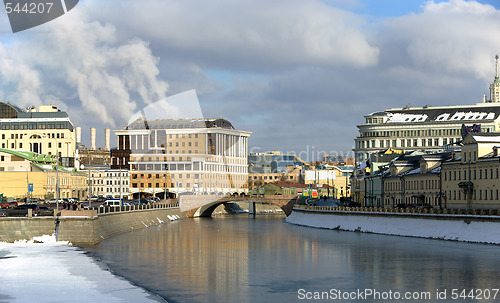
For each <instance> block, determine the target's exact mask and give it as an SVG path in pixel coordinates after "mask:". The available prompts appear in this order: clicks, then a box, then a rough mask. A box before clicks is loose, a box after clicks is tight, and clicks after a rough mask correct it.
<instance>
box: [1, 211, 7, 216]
mask: <svg viewBox="0 0 500 303" xmlns="http://www.w3.org/2000/svg"><path fill="white" fill-rule="evenodd" d="M7 216H8V215H7V212H6V211H5V210H0V217H7Z"/></svg>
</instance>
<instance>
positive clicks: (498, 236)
mask: <svg viewBox="0 0 500 303" xmlns="http://www.w3.org/2000/svg"><path fill="white" fill-rule="evenodd" d="M286 222H288V223H291V224H296V225H302V226H308V227H316V228H325V229H336V230H344V231H357V232H368V233H376V234H385V235H397V236H407V237H420V238H431V239H443V240H454V241H463V242H477V243H492V244H500V217H498V216H473V215H470V216H467V215H410V214H390V213H387V214H383V213H378V214H374V213H362V212H358V213H354V212H334V211H314V210H304V209H294V210H293V212H292V214H291V215H290V216H288V217H287V218H286Z"/></svg>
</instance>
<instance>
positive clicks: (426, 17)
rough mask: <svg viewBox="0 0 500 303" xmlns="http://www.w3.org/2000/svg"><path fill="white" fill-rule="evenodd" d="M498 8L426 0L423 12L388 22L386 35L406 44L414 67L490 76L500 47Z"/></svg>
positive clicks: (479, 76)
mask: <svg viewBox="0 0 500 303" xmlns="http://www.w3.org/2000/svg"><path fill="white" fill-rule="evenodd" d="M498 28H500V12H499V11H497V10H495V8H494V7H492V6H490V5H486V4H480V3H477V2H475V1H464V0H452V1H450V2H443V3H434V2H432V1H431V2H428V3H427V4H426V5H425V6H424V8H423V12H422V13H420V14H412V15H409V16H404V17H400V18H397V19H395V20H393V21H391V22H388V24H387V27H386V31H384V32H382V34H383V35H385V36H386V37H391V38H390V40H391V41H392V44H393V45H395V44H401V43H404V44H405V45H406V51H407V53H408V55H409V58H410V59H411V60H412V62H413V63H414V64H415V66H414V67H413V68H422V69H426V70H434V71H436V70H439V71H441V72H442V73H472V74H473V75H474V76H475V77H478V78H482V79H491V77H492V71H493V62H494V55H495V54H496V53H498V52H499V51H500V39H499V36H498Z"/></svg>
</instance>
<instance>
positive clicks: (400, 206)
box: [394, 203, 407, 209]
mask: <svg viewBox="0 0 500 303" xmlns="http://www.w3.org/2000/svg"><path fill="white" fill-rule="evenodd" d="M406 207H407V205H406V204H404V203H399V204H398V205H396V206H394V208H398V209H405V208H406Z"/></svg>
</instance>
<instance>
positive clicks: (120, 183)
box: [104, 169, 130, 199]
mask: <svg viewBox="0 0 500 303" xmlns="http://www.w3.org/2000/svg"><path fill="white" fill-rule="evenodd" d="M104 185H105V192H104V196H105V197H109V196H111V197H113V198H123V199H128V198H129V191H130V174H129V172H128V170H121V169H109V170H107V171H106V172H105V175H104Z"/></svg>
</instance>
